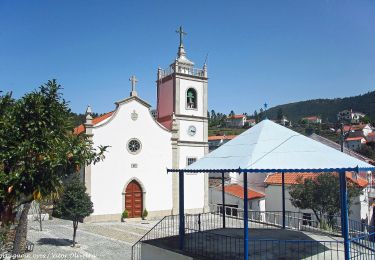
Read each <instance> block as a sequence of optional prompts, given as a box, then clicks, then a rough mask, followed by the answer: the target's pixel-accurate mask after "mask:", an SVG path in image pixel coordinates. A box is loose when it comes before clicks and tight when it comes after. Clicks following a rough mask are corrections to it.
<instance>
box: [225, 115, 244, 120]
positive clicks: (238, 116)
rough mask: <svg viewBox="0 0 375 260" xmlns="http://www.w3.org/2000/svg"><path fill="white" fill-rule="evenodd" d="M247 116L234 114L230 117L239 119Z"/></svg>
mask: <svg viewBox="0 0 375 260" xmlns="http://www.w3.org/2000/svg"><path fill="white" fill-rule="evenodd" d="M244 117H246V116H245V115H232V116H228V118H229V119H238V118H244Z"/></svg>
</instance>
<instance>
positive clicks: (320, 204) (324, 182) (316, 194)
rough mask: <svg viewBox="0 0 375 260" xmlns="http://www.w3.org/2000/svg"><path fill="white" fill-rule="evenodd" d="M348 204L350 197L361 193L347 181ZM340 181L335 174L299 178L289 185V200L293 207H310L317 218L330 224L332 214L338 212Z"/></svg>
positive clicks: (350, 202)
mask: <svg viewBox="0 0 375 260" xmlns="http://www.w3.org/2000/svg"><path fill="white" fill-rule="evenodd" d="M347 188H348V202H347V203H348V206H349V208H350V206H351V204H352V201H353V200H352V199H353V198H354V197H357V196H359V195H360V194H361V193H362V189H361V188H360V187H359V186H358V185H357V184H355V183H354V182H351V181H348V182H347ZM339 192H340V182H339V177H338V175H337V174H332V173H321V174H318V176H317V177H316V178H306V179H304V180H303V179H302V178H300V179H299V180H298V184H294V185H291V186H290V187H289V193H290V196H291V198H290V201H291V203H292V205H293V206H294V207H297V208H300V209H311V210H312V211H313V212H314V214H315V216H316V218H317V220H318V221H319V222H321V223H322V221H323V222H324V221H327V222H328V224H330V225H331V226H332V224H333V223H334V218H333V216H335V215H337V213H338V212H340V196H339Z"/></svg>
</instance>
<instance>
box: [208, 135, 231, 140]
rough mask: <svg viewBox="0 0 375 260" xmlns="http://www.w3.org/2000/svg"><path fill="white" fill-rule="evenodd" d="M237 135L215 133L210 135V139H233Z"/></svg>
mask: <svg viewBox="0 0 375 260" xmlns="http://www.w3.org/2000/svg"><path fill="white" fill-rule="evenodd" d="M236 136H237V135H213V136H209V137H208V141H216V140H232V139H233V138H235V137H236Z"/></svg>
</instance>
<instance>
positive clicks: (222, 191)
mask: <svg viewBox="0 0 375 260" xmlns="http://www.w3.org/2000/svg"><path fill="white" fill-rule="evenodd" d="M221 186H222V190H221V199H222V205H223V228H225V191H224V186H225V180H224V172H221Z"/></svg>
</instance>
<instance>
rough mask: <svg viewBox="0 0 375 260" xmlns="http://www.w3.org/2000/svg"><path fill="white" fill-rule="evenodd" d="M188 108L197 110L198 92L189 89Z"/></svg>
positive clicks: (187, 93)
mask: <svg viewBox="0 0 375 260" xmlns="http://www.w3.org/2000/svg"><path fill="white" fill-rule="evenodd" d="M186 107H187V108H197V91H196V90H195V89H193V88H189V89H188V90H187V92H186Z"/></svg>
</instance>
